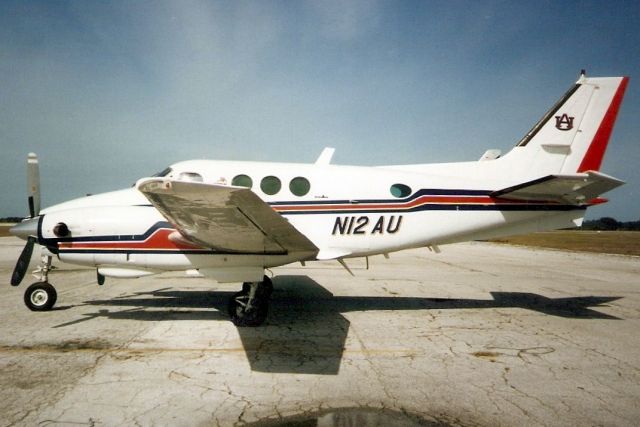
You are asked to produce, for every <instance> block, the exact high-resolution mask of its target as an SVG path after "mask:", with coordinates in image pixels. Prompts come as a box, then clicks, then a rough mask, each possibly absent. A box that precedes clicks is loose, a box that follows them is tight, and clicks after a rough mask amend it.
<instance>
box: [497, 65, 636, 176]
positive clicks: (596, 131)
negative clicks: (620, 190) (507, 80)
mask: <svg viewBox="0 0 640 427" xmlns="http://www.w3.org/2000/svg"><path fill="white" fill-rule="evenodd" d="M628 80H629V78H628V77H600V78H587V77H585V76H584V75H583V76H581V77H580V79H579V80H578V81H577V82H576V84H575V85H574V86H573V87H572V88H571V89H570V90H569V91H568V92H567V93H566V94H565V95H564V96H563V97H562V98H561V99H560V100H559V101H558V102H557V103H556V104H555V105H554V106H553V107H552V108H551V109H550V110H549V111H548V112H547V113H546V114H545V115H544V116H543V117H542V119H540V121H538V123H536V125H535V126H534V127H533V128H532V129H531V130H530V131H529V132H528V133H527V134H526V135H525V136H524V137H523V138H522V140H521V141H520V142H519V143H518V144H517V146H516V147H515V148H514V149H513V150H512V151H511V152H510V153H509V154H508V155H507V156H505V160H506V157H510V158H511V160H515V163H516V164H515V165H514V166H516V167H521V168H522V169H524V170H527V171H528V172H529V173H528V174H529V175H533V174H535V175H538V176H544V175H547V174H558V173H563V174H571V173H576V172H586V171H598V170H600V165H601V164H602V159H603V157H604V152H605V150H606V148H607V144H608V142H609V137H610V136H611V131H612V130H613V125H614V123H615V120H616V116H617V114H618V110H619V108H620V104H621V103H622V98H623V96H624V91H625V89H626V87H627V82H628ZM534 171H535V172H534Z"/></svg>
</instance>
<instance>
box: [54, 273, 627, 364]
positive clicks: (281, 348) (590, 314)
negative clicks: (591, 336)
mask: <svg viewBox="0 0 640 427" xmlns="http://www.w3.org/2000/svg"><path fill="white" fill-rule="evenodd" d="M273 284H274V288H275V290H274V293H273V295H272V298H271V306H270V312H269V316H268V318H267V322H266V323H265V324H264V325H263V326H261V327H258V328H238V332H239V334H240V338H241V340H242V343H243V347H244V350H245V352H246V354H247V358H248V360H249V363H250V365H251V369H252V370H254V371H259V372H271V373H299V374H320V375H337V374H338V371H339V369H340V362H341V360H342V354H343V351H344V346H345V341H346V338H347V333H348V331H349V321H348V320H347V319H346V318H345V317H344V316H343V315H342V313H345V312H351V311H371V310H373V311H376V310H380V311H381V310H433V309H438V310H447V309H474V308H475V309H479V308H489V309H490V308H523V309H527V310H534V311H538V312H541V313H544V314H548V315H551V316H560V317H565V318H574V319H618V318H617V317H614V316H610V315H607V314H604V313H600V312H598V311H595V310H592V309H590V308H589V307H597V306H600V305H603V304H606V303H609V302H612V301H615V300H617V299H620V297H598V296H586V297H569V298H547V297H544V296H542V295H537V294H533V293H524V292H491V295H492V297H493V299H492V300H481V299H457V298H417V297H396V296H390V297H386V296H385V297H379V296H375V297H371V296H369V297H368V296H335V295H333V294H332V293H331V292H329V291H328V290H327V289H325V288H324V287H323V286H321V285H320V284H318V283H317V282H316V281H314V280H313V279H311V278H309V277H308V276H277V277H275V278H274V279H273ZM233 294H234V292H221V291H182V290H175V289H173V288H162V289H158V290H155V291H152V292H136V293H132V294H131V295H127V296H123V297H118V298H114V299H111V300H93V301H86V302H85V304H86V305H95V306H112V307H131V308H130V309H125V310H121V311H110V310H106V309H101V310H99V311H98V312H96V313H86V314H83V318H82V319H78V320H74V321H71V322H67V323H64V324H61V325H57V326H55V327H65V326H68V325H71V324H75V323H79V322H83V321H87V320H91V319H94V318H108V319H130V320H139V321H163V320H223V321H228V316H227V308H226V307H227V302H228V300H229V298H231V296H232V295H233ZM189 309H193V310H189ZM207 309H215V310H207Z"/></svg>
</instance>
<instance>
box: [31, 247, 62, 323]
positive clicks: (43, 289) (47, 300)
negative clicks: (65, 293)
mask: <svg viewBox="0 0 640 427" xmlns="http://www.w3.org/2000/svg"><path fill="white" fill-rule="evenodd" d="M51 260H52V257H51V256H50V255H43V256H42V265H41V266H39V267H38V270H37V273H38V274H39V275H40V277H39V279H40V281H38V282H36V283H34V284H32V285H31V286H29V287H28V288H27V290H26V291H25V292H24V303H25V304H26V306H27V307H28V308H29V310H31V311H49V310H51V309H52V308H53V306H54V305H55V303H56V300H57V299H58V293H57V292H56V289H55V288H54V287H53V286H52V285H51V284H50V283H49V271H50V270H51Z"/></svg>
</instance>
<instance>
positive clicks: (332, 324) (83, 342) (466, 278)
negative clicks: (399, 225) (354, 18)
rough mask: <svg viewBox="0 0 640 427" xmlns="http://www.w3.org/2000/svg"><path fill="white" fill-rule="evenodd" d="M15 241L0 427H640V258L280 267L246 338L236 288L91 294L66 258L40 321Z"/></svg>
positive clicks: (10, 248)
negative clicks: (264, 312) (232, 308)
mask: <svg viewBox="0 0 640 427" xmlns="http://www.w3.org/2000/svg"><path fill="white" fill-rule="evenodd" d="M22 246H23V242H21V241H19V240H17V239H14V238H0V284H1V286H0V425H2V426H8V425H36V424H39V425H85V424H86V425H220V426H231V425H245V424H248V425H268V426H276V425H280V424H283V423H288V424H286V425H316V424H314V423H317V425H323V426H329V425H388V424H395V425H401V426H410V425H423V424H425V425H433V424H437V425H440V424H442V425H465V426H466V425H483V426H484V425H492V426H493V425H559V426H563V425H567V426H568V425H629V426H631V425H637V424H638V422H640V339H639V334H638V331H640V316H639V313H640V312H639V310H640V292H639V291H640V258H638V257H629V256H611V255H597V254H582V253H572V252H563V251H553V250H542V249H529V248H522V247H513V246H506V245H499V244H491V243H468V244H459V245H451V246H445V247H443V248H442V249H443V252H442V253H440V254H434V253H430V252H429V251H428V250H426V249H423V250H412V251H405V252H400V253H397V254H391V259H388V260H387V259H384V258H383V257H374V258H371V259H370V262H371V267H370V269H369V270H366V269H365V265H364V262H363V261H360V260H354V261H350V262H349V264H350V266H351V267H352V268H353V270H354V272H355V274H356V277H351V276H349V275H348V274H347V272H346V271H344V269H343V268H342V267H341V266H340V265H339V264H338V263H336V262H322V263H309V264H307V266H306V267H302V266H300V265H299V264H297V265H293V266H291V267H287V268H278V269H276V270H275V271H274V272H275V273H276V276H275V278H274V286H275V291H274V293H273V296H272V304H271V307H270V313H269V317H268V319H267V322H266V324H265V325H264V326H262V327H259V328H240V329H238V328H236V327H235V326H233V324H232V323H230V322H229V321H228V318H227V314H226V301H227V299H228V298H229V297H230V296H231V294H232V293H233V292H235V291H237V290H238V289H239V287H240V286H239V284H236V285H219V284H217V283H215V282H212V281H209V280H207V279H201V278H188V277H185V276H184V275H182V274H177V273H172V274H164V275H160V276H156V277H149V278H143V279H135V280H115V279H108V278H107V281H106V283H105V285H104V286H101V287H99V286H98V285H97V284H96V281H95V271H93V270H87V269H81V268H76V267H73V266H68V265H62V264H60V263H59V262H58V263H57V264H56V265H57V266H59V267H60V268H59V269H58V270H55V271H54V272H53V273H52V274H51V276H50V281H51V283H52V284H54V285H55V286H56V288H57V290H58V303H57V307H56V309H55V310H53V311H51V312H46V313H34V312H31V311H29V310H28V309H27V308H26V307H25V306H24V304H23V301H22V300H23V292H24V289H25V288H26V286H27V285H28V284H30V283H31V282H32V281H35V280H32V279H31V278H30V277H27V278H26V279H25V281H24V282H23V284H22V285H20V287H18V288H13V287H11V286H9V278H10V275H11V271H12V269H13V266H14V263H15V260H16V259H17V257H18V255H19V253H20V251H21V248H22ZM37 255H38V253H37V252H34V261H36V260H37V258H39V257H38V256H37ZM339 408H342V409H343V410H342V411H341V412H340V411H334V410H336V409H339ZM341 414H342V415H341ZM354 414H355V415H354ZM314 417H315V418H318V417H319V419H318V421H304V420H305V419H312V418H314ZM385 417H387V418H385ZM389 417H390V418H389ZM392 419H394V420H396V421H393V422H392V421H391V420H392ZM345 420H350V421H348V422H350V423H351V424H346V422H347V421H345ZM376 423H377V424H376Z"/></svg>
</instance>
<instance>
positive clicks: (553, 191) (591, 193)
mask: <svg viewBox="0 0 640 427" xmlns="http://www.w3.org/2000/svg"><path fill="white" fill-rule="evenodd" d="M622 184H624V181H621V180H619V179H617V178H614V177H612V176H609V175H605V174H603V173H600V172H594V171H588V172H585V173H578V174H572V175H549V176H546V177H544V178H540V179H536V180H533V181H529V182H525V183H523V184H518V185H515V186H513V187H508V188H504V189H502V190H498V191H494V192H493V193H491V197H496V198H502V199H509V200H520V201H545V202H557V203H568V204H571V205H576V206H580V205H584V204H588V203H589V201H591V200H593V199H595V198H596V197H598V196H600V195H601V194H603V193H606V192H607V191H609V190H613V189H614V188H616V187H619V186H621V185H622Z"/></svg>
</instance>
